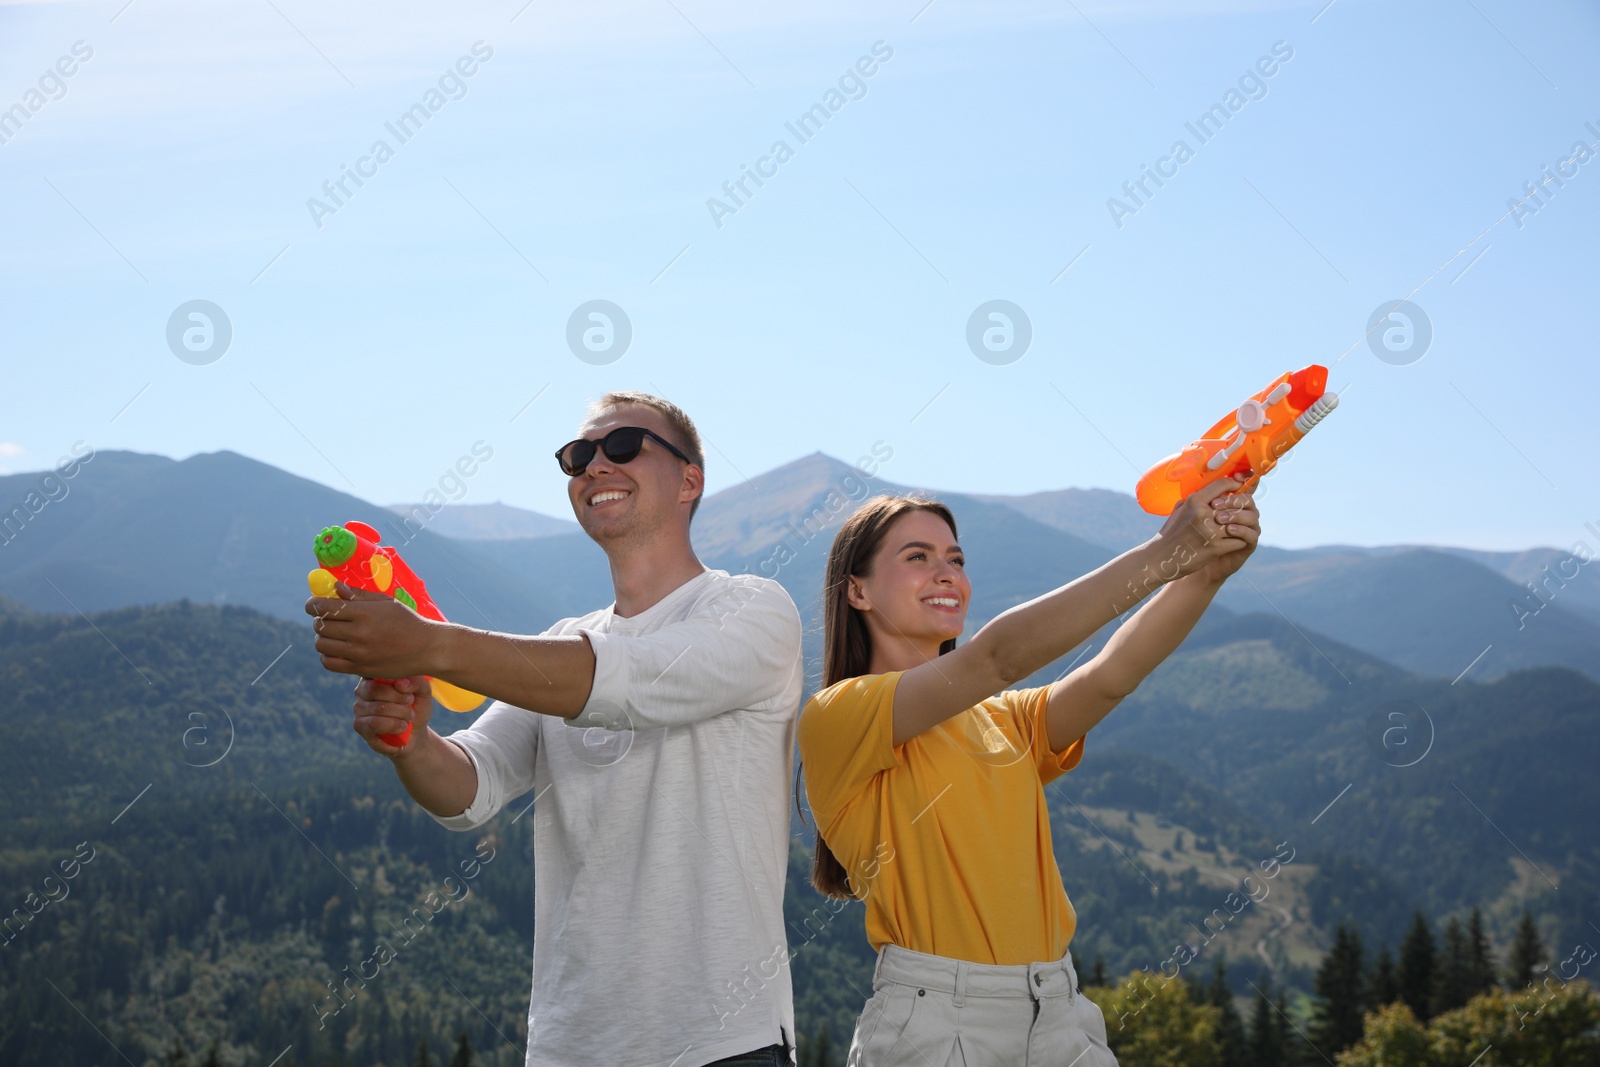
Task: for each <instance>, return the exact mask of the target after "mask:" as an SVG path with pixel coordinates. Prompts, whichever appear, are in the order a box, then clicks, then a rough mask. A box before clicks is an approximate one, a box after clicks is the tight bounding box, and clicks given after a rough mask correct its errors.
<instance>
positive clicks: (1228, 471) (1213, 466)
mask: <svg viewBox="0 0 1600 1067" xmlns="http://www.w3.org/2000/svg"><path fill="white" fill-rule="evenodd" d="M1327 386H1328V368H1327V367H1323V366H1319V365H1317V364H1315V363H1313V364H1312V365H1311V366H1309V367H1302V368H1301V369H1299V370H1297V371H1291V372H1289V373H1287V374H1285V375H1283V376H1282V377H1281V378H1278V379H1277V380H1276V381H1274V382H1273V383H1272V384H1271V385H1269V386H1267V387H1266V388H1265V389H1263V390H1261V392H1259V393H1257V394H1256V395H1255V396H1252V397H1251V398H1250V399H1249V400H1246V401H1245V402H1244V403H1243V404H1240V405H1239V410H1237V411H1231V412H1229V413H1228V414H1227V415H1224V416H1223V417H1222V418H1221V419H1220V420H1218V422H1217V424H1216V425H1215V426H1213V427H1211V429H1209V430H1207V431H1206V432H1205V434H1204V436H1202V437H1201V438H1200V440H1198V441H1195V442H1194V443H1193V444H1191V445H1189V446H1188V447H1187V448H1185V449H1184V450H1183V451H1182V452H1177V453H1174V454H1173V455H1170V456H1168V457H1167V458H1166V459H1164V460H1162V461H1161V462H1160V463H1157V464H1156V465H1155V466H1153V467H1151V468H1150V469H1149V470H1147V471H1145V472H1144V477H1142V478H1140V479H1139V485H1138V488H1137V489H1136V494H1137V496H1138V498H1139V506H1140V507H1142V508H1144V509H1145V510H1146V511H1148V512H1149V513H1150V514H1152V515H1170V514H1172V509H1173V508H1175V507H1177V506H1178V504H1179V503H1180V502H1182V500H1183V498H1184V497H1186V496H1188V495H1189V494H1191V493H1194V492H1197V491H1198V490H1200V489H1201V488H1202V487H1204V486H1205V485H1207V484H1208V483H1210V482H1213V481H1216V480H1217V479H1219V478H1226V477H1229V476H1231V475H1235V474H1243V473H1244V472H1246V471H1249V472H1250V477H1249V480H1248V481H1246V482H1245V484H1244V485H1242V486H1240V487H1239V488H1240V491H1242V492H1248V491H1249V490H1250V489H1252V488H1253V487H1254V486H1255V484H1256V483H1257V482H1258V481H1260V480H1261V477H1262V476H1263V475H1265V474H1266V473H1268V472H1269V471H1271V470H1272V468H1273V467H1275V466H1277V465H1278V457H1280V456H1282V455H1283V454H1284V453H1285V452H1287V451H1289V449H1291V448H1293V447H1294V446H1295V445H1296V444H1298V443H1299V441H1300V438H1302V437H1304V436H1305V435H1306V434H1308V433H1310V432H1311V428H1312V427H1313V426H1315V425H1316V424H1317V423H1319V422H1321V421H1322V419H1323V417H1324V416H1326V415H1327V414H1328V412H1330V411H1332V410H1333V409H1334V408H1336V407H1338V406H1339V396H1338V394H1337V393H1329V392H1326V389H1327Z"/></svg>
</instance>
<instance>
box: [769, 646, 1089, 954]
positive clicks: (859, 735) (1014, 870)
mask: <svg viewBox="0 0 1600 1067" xmlns="http://www.w3.org/2000/svg"><path fill="white" fill-rule="evenodd" d="M904 673H905V672H904V671H890V672H888V673H887V674H869V675H863V676H862V677H859V678H850V679H847V680H845V681H842V682H839V683H837V684H835V685H832V686H829V687H828V688H826V689H824V690H822V691H821V692H820V693H818V694H817V695H816V696H814V697H812V698H811V699H810V700H809V701H807V702H806V706H805V708H804V709H802V711H801V713H800V725H799V744H800V758H801V760H802V761H803V762H804V764H805V779H806V796H807V797H808V799H809V800H810V802H811V811H812V813H813V814H814V815H815V816H816V820H817V828H818V830H819V832H820V833H821V834H822V836H823V837H824V838H825V839H826V840H827V843H828V846H829V848H830V849H832V851H833V854H834V856H835V858H837V859H838V860H839V862H840V863H841V864H842V865H843V866H844V869H845V871H846V872H847V873H848V875H849V877H850V884H851V886H852V887H854V889H855V891H856V893H857V895H858V896H861V897H862V898H863V899H864V900H865V903H866V908H867V940H868V941H869V942H870V943H871V944H872V947H873V949H874V950H877V949H878V948H880V947H882V946H883V945H884V944H885V943H888V944H893V945H899V946H900V947H901V948H907V949H911V950H912V951H915V952H926V953H930V954H932V955H935V956H945V957H948V958H951V959H960V960H968V961H971V962H973V963H987V964H1000V965H1015V964H1022V963H1035V962H1046V961H1051V960H1057V959H1060V958H1061V956H1062V954H1063V953H1065V952H1066V950H1067V945H1068V943H1069V942H1070V941H1071V940H1072V934H1073V931H1074V930H1075V929H1076V928H1077V924H1078V917H1077V913H1076V912H1074V911H1073V909H1072V902H1071V901H1070V900H1068V899H1067V890H1066V887H1065V886H1063V885H1062V884H1061V871H1060V870H1059V869H1058V868H1057V867H1056V861H1055V853H1054V851H1053V849H1052V847H1051V843H1050V819H1049V815H1048V812H1047V809H1046V807H1045V799H1044V789H1043V786H1044V784H1045V783H1047V782H1050V781H1053V780H1054V779H1056V778H1058V777H1060V776H1061V775H1062V774H1065V773H1066V772H1067V771H1070V770H1072V768H1074V767H1076V766H1077V765H1078V761H1079V760H1080V759H1082V758H1083V741H1084V739H1083V738H1082V737H1080V738H1078V739H1077V740H1076V741H1073V742H1072V743H1071V744H1070V745H1068V746H1067V747H1066V749H1065V750H1063V751H1061V752H1052V751H1051V750H1050V741H1049V735H1048V731H1047V730H1046V728H1045V707H1046V705H1047V703H1048V700H1049V693H1050V687H1049V686H1041V687H1039V688H1036V689H1011V690H1006V691H1005V692H1003V693H1000V694H999V695H997V696H993V697H990V698H988V699H987V700H985V701H983V702H982V703H980V704H978V705H977V706H976V707H972V708H968V709H967V710H966V711H964V712H962V713H960V714H959V715H956V716H954V717H952V718H950V719H947V720H945V721H944V722H942V723H940V724H939V725H937V726H935V727H933V728H931V729H929V730H925V731H923V732H922V733H921V734H918V735H917V736H916V737H913V738H912V739H911V740H909V741H907V742H906V743H905V744H903V745H900V746H899V747H898V748H897V747H894V746H892V745H891V743H890V742H891V739H892V736H893V734H892V729H893V719H894V716H893V709H894V690H895V686H896V684H898V682H899V680H900V676H901V675H902V674H904Z"/></svg>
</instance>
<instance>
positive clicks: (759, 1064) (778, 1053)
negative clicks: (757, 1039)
mask: <svg viewBox="0 0 1600 1067" xmlns="http://www.w3.org/2000/svg"><path fill="white" fill-rule="evenodd" d="M706 1067H789V1046H788V1045H787V1044H782V1045H768V1046H767V1047H766V1048H758V1049H756V1050H755V1051H754V1052H741V1053H740V1054H739V1055H737V1056H729V1057H728V1058H727V1059H725V1060H712V1061H711V1062H710V1063H708V1064H706Z"/></svg>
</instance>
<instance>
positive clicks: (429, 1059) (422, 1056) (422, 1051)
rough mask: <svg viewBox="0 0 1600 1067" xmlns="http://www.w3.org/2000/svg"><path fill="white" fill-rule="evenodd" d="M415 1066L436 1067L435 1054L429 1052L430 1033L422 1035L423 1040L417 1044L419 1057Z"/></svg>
mask: <svg viewBox="0 0 1600 1067" xmlns="http://www.w3.org/2000/svg"><path fill="white" fill-rule="evenodd" d="M413 1067H434V1063H433V1056H432V1055H430V1054H429V1052H428V1035H427V1034H423V1035H422V1042H421V1043H420V1044H419V1045H417V1058H416V1060H415V1061H414V1063H413Z"/></svg>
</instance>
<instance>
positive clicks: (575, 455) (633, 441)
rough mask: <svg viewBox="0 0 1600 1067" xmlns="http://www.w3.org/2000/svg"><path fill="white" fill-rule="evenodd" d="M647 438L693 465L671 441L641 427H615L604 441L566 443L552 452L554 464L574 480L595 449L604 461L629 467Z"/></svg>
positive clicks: (580, 439) (587, 467)
mask: <svg viewBox="0 0 1600 1067" xmlns="http://www.w3.org/2000/svg"><path fill="white" fill-rule="evenodd" d="M646 437H649V438H650V439H651V440H654V441H657V442H659V443H660V444H661V447H662V448H665V449H666V450H667V451H668V452H671V453H672V454H673V455H674V456H677V457H678V458H679V459H681V460H683V461H684V462H685V463H688V464H691V465H693V463H694V460H692V459H690V458H689V457H688V456H686V455H684V454H683V453H682V452H679V451H678V450H677V448H675V447H674V446H673V444H672V442H671V441H668V440H667V439H666V438H665V437H662V436H661V435H660V434H658V433H656V432H655V431H653V430H647V429H645V428H644V427H643V426H618V427H617V428H616V429H615V430H612V431H611V432H610V433H608V434H606V435H605V436H604V437H601V438H597V439H596V440H594V441H590V440H587V439H585V438H581V437H580V438H578V440H576V441H568V442H567V443H566V444H564V445H562V446H561V447H560V448H558V449H556V462H557V463H560V464H561V470H562V472H563V473H565V474H566V475H567V476H568V477H572V478H576V477H577V476H578V475H580V474H582V473H583V472H584V471H586V470H588V469H589V463H590V461H591V460H593V459H594V453H595V448H596V446H597V445H598V447H599V448H601V449H604V450H605V454H606V458H607V459H609V460H610V461H611V462H613V463H631V462H633V460H634V459H635V458H636V457H637V456H638V455H639V450H640V449H642V448H643V447H644V439H645V438H646Z"/></svg>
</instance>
